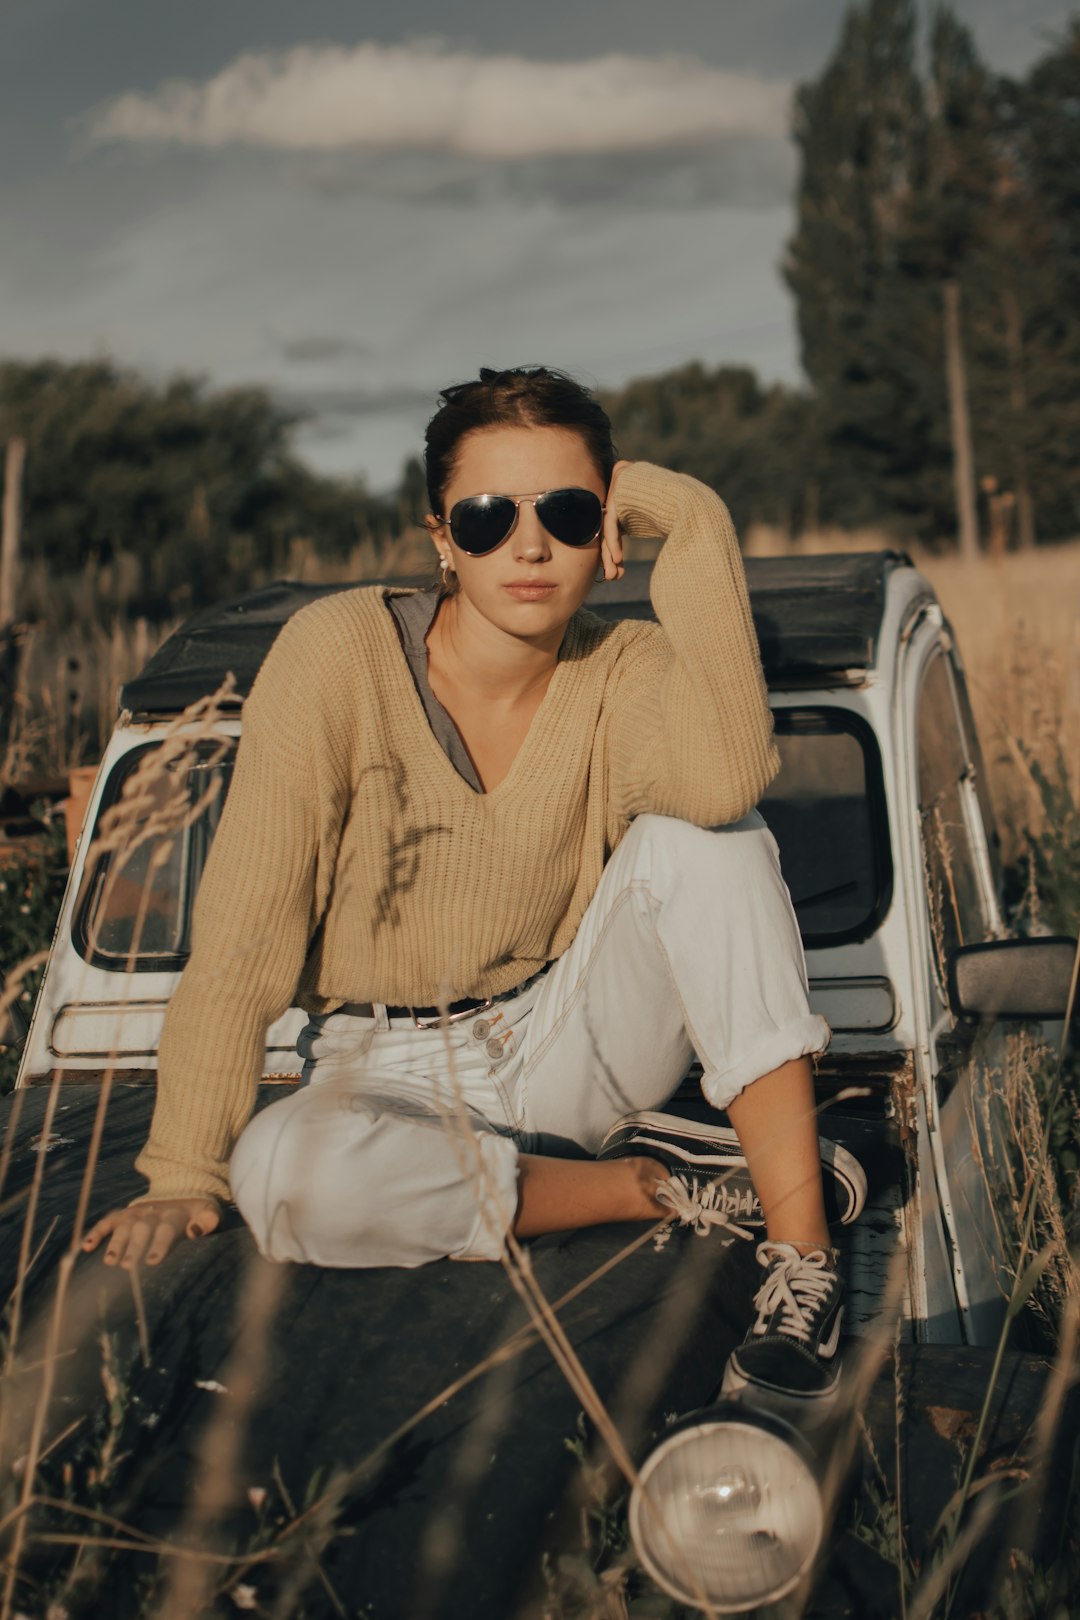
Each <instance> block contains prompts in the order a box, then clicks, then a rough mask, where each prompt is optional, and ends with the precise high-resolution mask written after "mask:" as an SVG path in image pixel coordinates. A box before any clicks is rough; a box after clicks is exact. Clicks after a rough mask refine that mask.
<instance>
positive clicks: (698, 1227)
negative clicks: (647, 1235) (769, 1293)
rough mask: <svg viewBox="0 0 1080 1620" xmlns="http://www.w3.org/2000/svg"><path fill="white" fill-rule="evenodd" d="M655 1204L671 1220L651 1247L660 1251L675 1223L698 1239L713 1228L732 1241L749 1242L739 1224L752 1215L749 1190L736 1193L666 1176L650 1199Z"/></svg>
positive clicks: (708, 1183)
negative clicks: (667, 1211)
mask: <svg viewBox="0 0 1080 1620" xmlns="http://www.w3.org/2000/svg"><path fill="white" fill-rule="evenodd" d="M653 1196H654V1197H655V1199H656V1202H657V1203H658V1204H667V1205H668V1207H669V1208H670V1209H671V1210H672V1211H673V1214H674V1220H673V1221H669V1222H668V1224H667V1226H664V1227H662V1228H661V1230H660V1231H659V1232H658V1233H657V1234H656V1242H655V1247H656V1248H657V1249H662V1248H663V1247H664V1246H665V1244H666V1243H667V1241H668V1239H669V1238H670V1236H671V1233H672V1231H673V1229H674V1226H675V1222H676V1221H677V1222H678V1223H679V1225H680V1226H689V1227H691V1228H692V1229H693V1230H694V1231H695V1232H696V1233H697V1235H698V1237H708V1235H709V1233H710V1231H711V1230H712V1228H713V1227H714V1226H720V1227H723V1228H724V1229H725V1230H726V1231H728V1232H730V1233H731V1234H732V1235H733V1236H734V1237H741V1238H752V1237H753V1235H754V1234H753V1233H752V1232H748V1231H747V1230H746V1228H745V1227H744V1226H740V1225H739V1224H738V1223H739V1222H740V1221H748V1220H750V1219H751V1217H752V1216H753V1214H754V1209H755V1207H756V1204H757V1199H756V1197H755V1196H754V1193H753V1191H752V1190H751V1189H750V1188H749V1187H746V1188H743V1189H741V1190H737V1189H735V1188H733V1187H728V1186H727V1185H725V1183H724V1182H722V1181H700V1180H699V1179H698V1177H697V1176H689V1177H688V1176H670V1177H669V1178H668V1180H667V1181H662V1182H661V1183H660V1185H659V1186H658V1187H657V1189H656V1192H655V1194H654V1195H653Z"/></svg>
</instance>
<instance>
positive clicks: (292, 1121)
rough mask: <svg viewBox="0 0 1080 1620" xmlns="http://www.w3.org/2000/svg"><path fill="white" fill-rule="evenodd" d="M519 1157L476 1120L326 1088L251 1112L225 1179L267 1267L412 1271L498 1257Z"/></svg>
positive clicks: (356, 1090)
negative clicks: (435, 1263)
mask: <svg viewBox="0 0 1080 1620" xmlns="http://www.w3.org/2000/svg"><path fill="white" fill-rule="evenodd" d="M472 1123H475V1125H476V1127H477V1128H475V1129H473V1128H472ZM517 1158H518V1154H517V1149H516V1148H515V1146H514V1144H513V1142H511V1141H510V1140H508V1139H507V1138H506V1137H504V1136H500V1135H497V1134H496V1133H495V1132H494V1131H492V1130H490V1129H487V1128H485V1126H484V1122H483V1121H482V1120H479V1119H477V1120H476V1121H474V1122H470V1124H466V1123H465V1122H464V1121H458V1120H444V1119H442V1118H441V1117H439V1116H438V1115H437V1114H425V1113H423V1112H421V1111H419V1110H417V1109H415V1108H408V1109H403V1110H398V1109H396V1108H395V1105H394V1102H393V1100H392V1099H387V1098H382V1097H376V1096H373V1095H372V1093H371V1089H370V1085H367V1086H360V1085H358V1084H357V1083H356V1082H355V1081H349V1080H344V1079H343V1080H324V1081H320V1082H318V1083H316V1084H312V1085H308V1086H304V1087H302V1088H301V1089H300V1090H299V1091H298V1092H296V1093H295V1094H294V1095H293V1096H291V1097H288V1098H285V1099H283V1100H282V1101H281V1102H275V1103H272V1104H271V1105H270V1106H269V1107H268V1108H264V1109H263V1110H262V1112H261V1113H259V1114H256V1116H255V1117H254V1119H252V1120H251V1121H250V1123H249V1124H248V1125H247V1127H246V1129H245V1130H244V1131H243V1133H242V1134H241V1136H240V1139H239V1141H238V1142H237V1144H236V1149H235V1151H234V1154H233V1158H232V1163H231V1166H230V1178H231V1181H232V1188H233V1196H234V1198H235V1199H236V1203H237V1206H238V1208H239V1209H240V1212H241V1214H242V1215H243V1216H244V1219H245V1220H246V1221H247V1223H248V1225H249V1226H250V1227H251V1230H252V1232H253V1234H254V1236H255V1241H256V1243H257V1245H258V1247H259V1250H260V1252H261V1253H262V1254H264V1255H266V1256H267V1257H268V1258H269V1259H271V1260H293V1261H299V1262H303V1263H308V1264H313V1265H322V1266H419V1265H423V1264H424V1263H425V1262H427V1261H429V1260H438V1259H441V1258H443V1257H444V1256H446V1255H452V1256H455V1257H457V1258H461V1259H465V1258H475V1259H491V1260H494V1259H498V1258H499V1256H500V1254H501V1253H502V1246H503V1238H504V1235H505V1233H506V1231H507V1229H508V1228H509V1226H510V1225H511V1223H512V1221H513V1219H514V1215H515V1211H516V1208H517Z"/></svg>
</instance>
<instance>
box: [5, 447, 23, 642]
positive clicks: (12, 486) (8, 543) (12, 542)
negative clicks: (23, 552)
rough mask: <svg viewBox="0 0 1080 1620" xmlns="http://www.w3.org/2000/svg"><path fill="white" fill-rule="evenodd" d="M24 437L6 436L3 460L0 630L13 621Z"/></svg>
mask: <svg viewBox="0 0 1080 1620" xmlns="http://www.w3.org/2000/svg"><path fill="white" fill-rule="evenodd" d="M25 463H26V440H25V439H20V438H18V437H15V438H12V439H9V440H8V444H7V457H6V460H5V463H4V517H3V527H2V529H0V632H2V631H4V630H7V629H8V627H9V626H10V625H12V624H14V622H15V573H16V569H17V567H18V563H19V523H20V518H21V514H22V476H23V467H24V465H25Z"/></svg>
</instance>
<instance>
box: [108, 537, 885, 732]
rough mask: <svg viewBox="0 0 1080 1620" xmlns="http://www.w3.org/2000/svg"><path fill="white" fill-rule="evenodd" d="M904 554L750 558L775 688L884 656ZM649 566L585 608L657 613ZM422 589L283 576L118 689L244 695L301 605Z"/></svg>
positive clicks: (198, 624) (636, 615) (176, 643)
mask: <svg viewBox="0 0 1080 1620" xmlns="http://www.w3.org/2000/svg"><path fill="white" fill-rule="evenodd" d="M910 566H911V559H910V558H909V557H908V556H907V555H906V554H905V553H904V552H898V551H859V552H836V553H826V554H822V555H818V556H804V557H748V558H747V559H746V577H747V581H748V583H749V586H750V606H751V609H752V611H753V615H754V625H755V628H756V630H757V634H758V641H759V643H760V646H761V660H762V664H763V665H764V668H765V676H766V679H767V680H768V681H769V683H770V685H774V686H783V685H785V684H787V683H790V682H805V681H807V680H814V679H817V680H819V681H820V680H824V679H825V678H827V677H832V678H835V677H836V675H837V674H838V673H839V672H841V671H845V670H853V669H854V670H860V669H869V668H871V667H872V666H873V664H874V662H875V658H876V654H877V645H878V635H879V632H880V629H881V619H882V614H883V612H884V607H885V590H886V584H887V581H888V577H889V575H890V574H891V573H892V572H893V570H894V569H896V568H900V567H910ZM651 572H652V564H651V563H647V562H638V563H630V564H629V565H628V566H627V569H626V574H625V576H624V578H623V579H621V580H614V581H611V582H610V583H605V584H600V585H597V586H595V587H594V588H593V590H592V592H591V593H590V596H589V599H588V604H587V605H588V607H589V608H590V609H591V610H592V611H593V612H594V613H598V614H599V615H600V616H601V617H603V618H606V619H651V618H655V616H656V615H655V613H654V612H653V608H652V604H651V603H650V601H649V576H650V574H651ZM380 583H381V584H387V585H395V586H416V585H418V584H423V583H424V581H422V580H416V579H388V580H382V581H375V580H358V581H350V582H346V583H340V584H332V585H305V584H302V583H299V582H297V581H294V580H276V581H275V582H274V583H273V584H270V585H263V586H261V587H260V588H259V589H258V590H254V591H248V592H247V593H246V594H245V595H244V596H238V597H234V598H233V600H232V601H229V602H220V603H215V605H214V606H213V607H208V608H204V609H203V610H202V611H201V612H199V613H195V614H193V615H192V616H191V618H190V619H187V620H186V621H185V622H184V624H182V625H181V626H180V628H179V629H178V630H176V631H174V632H173V634H172V635H171V636H169V638H168V639H167V640H166V641H165V642H163V643H162V645H161V646H160V647H159V648H158V650H157V652H156V653H155V654H154V656H153V657H152V658H151V659H150V660H149V662H148V663H147V664H146V666H145V668H144V669H143V670H142V671H141V672H140V673H139V674H138V675H136V676H135V677H134V679H132V680H130V681H127V682H125V683H124V685H123V686H122V687H121V689H120V707H121V709H127V710H129V711H130V712H131V713H132V714H138V715H148V714H176V713H178V712H179V711H180V710H181V709H184V708H186V707H187V705H188V704H189V703H194V702H196V701H197V700H198V699H199V698H202V697H205V696H207V694H208V693H210V692H213V691H215V690H216V689H217V687H218V686H219V685H220V684H221V681H222V680H223V678H224V676H225V675H226V674H227V673H228V672H230V671H231V672H232V674H233V675H234V676H235V678H236V696H237V700H238V701H241V700H242V699H243V698H244V697H246V696H247V694H248V692H250V690H251V687H252V683H253V682H254V680H255V676H256V675H257V674H258V671H259V666H260V664H261V663H262V661H263V659H264V658H265V657H266V654H267V652H268V651H269V649H270V646H271V644H272V642H273V640H274V637H275V636H276V635H277V633H278V631H279V630H280V629H281V627H282V625H283V624H284V623H285V622H286V620H287V619H290V618H291V617H292V615H293V614H294V613H296V612H297V611H298V610H299V609H300V608H302V607H306V606H307V604H308V603H309V602H314V601H317V600H318V599H319V597H322V596H329V595H332V594H333V593H334V592H335V591H343V590H352V589H354V588H355V586H356V585H357V584H359V585H372V584H380Z"/></svg>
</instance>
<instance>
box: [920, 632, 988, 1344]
mask: <svg viewBox="0 0 1080 1620" xmlns="http://www.w3.org/2000/svg"><path fill="white" fill-rule="evenodd" d="M908 676H909V690H911V691H912V692H913V694H914V703H913V707H912V721H913V725H912V733H911V735H910V739H909V743H910V748H911V763H912V772H911V776H912V781H913V787H914V796H915V806H914V811H915V822H916V825H915V838H914V840H913V846H914V848H915V849H916V850H917V853H918V859H919V862H920V864H921V873H920V877H921V882H920V883H918V884H917V885H916V887H917V889H918V891H919V894H920V898H921V905H920V907H919V908H918V914H917V916H916V919H915V926H914V930H913V948H914V949H915V951H916V954H917V958H921V961H920V960H917V961H916V963H915V968H916V977H917V978H921V981H922V983H923V986H924V992H925V1005H924V1017H925V1025H924V1032H923V1039H922V1040H921V1041H920V1052H919V1054H918V1058H919V1061H920V1063H921V1066H922V1069H923V1073H922V1074H921V1076H920V1080H921V1083H922V1086H923V1091H924V1096H925V1098H926V1109H927V1118H928V1122H929V1135H930V1145H931V1153H932V1158H933V1170H934V1175H935V1179H936V1182H937V1188H938V1195H939V1202H940V1206H941V1211H942V1219H943V1221H944V1223H945V1227H946V1233H945V1235H946V1239H947V1242H948V1246H949V1249H950V1252H951V1255H952V1265H953V1280H954V1286H955V1288H956V1294H957V1304H958V1307H959V1310H960V1315H961V1321H962V1324H963V1330H964V1335H965V1338H966V1339H967V1340H968V1342H970V1343H974V1344H983V1343H987V1342H990V1341H991V1340H993V1339H994V1338H995V1337H996V1334H997V1332H998V1331H999V1328H1000V1323H1001V1320H1002V1314H1003V1310H1004V1300H1005V1296H1006V1293H1007V1291H1008V1286H1009V1282H1010V1280H1011V1279H1010V1277H1009V1272H1008V1255H1009V1251H1010V1235H1011V1227H1012V1224H1013V1223H1012V1209H1013V1202H1012V1198H1013V1184H1012V1164H1011V1159H1012V1153H1011V1142H1010V1132H1009V1127H1008V1111H1007V1108H1006V1107H1005V1105H1004V1101H1003V1098H1004V1088H1005V1082H1006V1073H1005V1065H1006V1050H1005V1041H1004V1032H1003V1028H1002V1026H1001V1025H1000V1024H994V1025H990V1026H974V1025H967V1024H963V1023H961V1022H960V1021H959V1020H957V1018H956V1016H955V1015H954V1013H953V1011H952V1009H951V1007H950V1005H949V1000H948V992H947V984H948V977H947V973H948V962H949V957H950V953H951V952H952V951H954V950H955V949H956V948H958V947H959V946H961V945H972V944H976V943H978V942H980V941H983V940H987V939H992V938H996V937H999V936H1000V935H1001V934H1002V933H1003V932H1004V927H1003V923H1002V917H1001V910H1000V903H999V879H1000V864H999V861H998V857H997V848H998V844H997V835H996V830H995V828H994V825H993V821H992V810H991V807H990V800H989V794H988V792H987V784H986V780H985V771H984V769H983V763H982V754H981V750H980V748H979V743H978V738H977V735H976V734H975V731H974V726H973V724H972V721H971V708H970V704H969V702H968V700H967V693H966V690H965V686H964V676H963V670H962V667H961V665H960V662H959V659H958V657H957V655H956V650H955V646H954V643H953V639H952V636H951V633H950V631H949V627H948V625H947V624H946V623H945V621H944V620H943V618H942V617H941V615H940V610H937V609H935V610H934V612H933V613H932V614H931V615H929V616H928V619H927V622H926V623H925V625H924V628H923V631H922V633H921V634H918V635H917V636H916V637H914V638H913V641H912V645H911V658H910V668H909V671H908ZM920 970H921V971H920Z"/></svg>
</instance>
